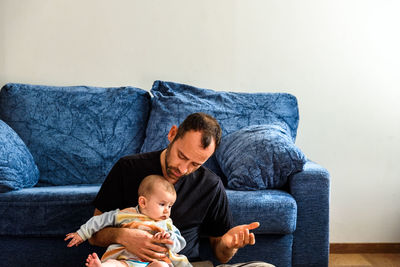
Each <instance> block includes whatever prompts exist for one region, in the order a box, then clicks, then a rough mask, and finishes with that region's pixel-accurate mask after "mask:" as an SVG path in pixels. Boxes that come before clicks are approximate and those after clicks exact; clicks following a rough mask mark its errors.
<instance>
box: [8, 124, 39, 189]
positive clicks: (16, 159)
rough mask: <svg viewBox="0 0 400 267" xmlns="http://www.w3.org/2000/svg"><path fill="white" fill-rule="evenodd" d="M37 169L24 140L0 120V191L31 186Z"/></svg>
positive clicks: (37, 172)
mask: <svg viewBox="0 0 400 267" xmlns="http://www.w3.org/2000/svg"><path fill="white" fill-rule="evenodd" d="M38 180H39V170H38V168H37V166H36V164H35V161H34V160H33V157H32V155H31V153H30V152H29V149H28V148H27V147H26V145H25V144H24V142H23V141H22V140H21V138H20V137H19V136H18V134H17V133H15V132H14V130H13V129H11V128H10V127H9V126H8V125H7V124H6V123H5V122H4V121H2V120H0V193H3V192H7V191H11V190H18V189H21V188H24V187H32V186H34V185H35V184H36V183H37V182H38Z"/></svg>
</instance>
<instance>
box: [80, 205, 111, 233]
mask: <svg viewBox="0 0 400 267" xmlns="http://www.w3.org/2000/svg"><path fill="white" fill-rule="evenodd" d="M118 211H119V210H118V209H116V210H112V211H108V212H104V213H102V214H100V215H97V216H93V217H92V218H90V219H89V220H88V221H87V222H86V223H85V224H83V225H82V226H81V228H80V229H79V230H78V231H77V232H78V235H79V236H80V237H82V239H83V240H87V239H89V238H91V237H92V235H93V234H94V233H96V232H98V231H100V230H101V229H103V228H105V227H107V226H114V225H115V217H116V214H117V213H118Z"/></svg>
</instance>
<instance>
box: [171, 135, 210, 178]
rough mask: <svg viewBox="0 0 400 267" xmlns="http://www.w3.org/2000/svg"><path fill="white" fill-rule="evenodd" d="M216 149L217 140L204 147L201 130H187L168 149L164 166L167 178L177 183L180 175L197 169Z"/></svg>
mask: <svg viewBox="0 0 400 267" xmlns="http://www.w3.org/2000/svg"><path fill="white" fill-rule="evenodd" d="M173 137H175V136H173ZM172 139H173V138H172ZM214 150H215V142H211V144H210V145H209V146H208V147H206V148H203V146H202V144H201V132H195V131H189V132H186V133H185V135H184V136H183V137H181V138H178V139H175V140H173V141H172V142H171V143H170V145H169V146H168V148H167V150H166V153H165V162H164V166H165V172H166V175H167V177H165V178H166V179H167V180H168V181H169V182H170V183H172V184H175V183H176V182H177V181H178V180H179V178H180V177H182V176H184V175H188V174H190V173H192V172H194V171H196V170H197V169H198V168H199V167H200V166H201V165H202V164H203V163H205V162H206V161H207V159H208V158H209V157H211V155H212V154H213V153H214Z"/></svg>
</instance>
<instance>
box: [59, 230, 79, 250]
mask: <svg viewBox="0 0 400 267" xmlns="http://www.w3.org/2000/svg"><path fill="white" fill-rule="evenodd" d="M68 239H71V241H69V243H68V245H67V247H69V248H70V247H73V246H78V245H79V244H80V243H82V242H83V239H82V237H80V236H79V235H78V233H77V232H75V233H69V234H67V237H66V238H65V239H64V241H67V240H68Z"/></svg>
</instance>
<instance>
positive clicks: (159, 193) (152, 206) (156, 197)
mask: <svg viewBox="0 0 400 267" xmlns="http://www.w3.org/2000/svg"><path fill="white" fill-rule="evenodd" d="M146 199H147V201H146V205H145V206H144V207H141V208H142V209H141V212H142V213H143V214H144V215H147V216H149V217H150V218H151V219H153V220H155V221H160V220H166V219H168V218H169V216H170V214H171V208H172V205H173V204H174V203H175V200H176V196H175V195H174V194H171V193H169V192H167V191H165V190H163V189H161V188H159V187H156V188H154V189H153V194H152V195H151V196H150V197H148V198H146Z"/></svg>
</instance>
